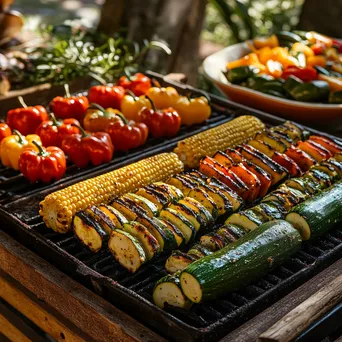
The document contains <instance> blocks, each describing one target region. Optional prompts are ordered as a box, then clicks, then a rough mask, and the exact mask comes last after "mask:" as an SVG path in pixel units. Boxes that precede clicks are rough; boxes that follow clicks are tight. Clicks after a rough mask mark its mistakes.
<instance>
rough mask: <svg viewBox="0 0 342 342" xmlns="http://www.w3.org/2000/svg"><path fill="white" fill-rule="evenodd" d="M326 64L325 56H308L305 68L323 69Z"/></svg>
mask: <svg viewBox="0 0 342 342" xmlns="http://www.w3.org/2000/svg"><path fill="white" fill-rule="evenodd" d="M326 64H327V59H326V57H325V56H322V55H317V56H310V57H308V58H307V59H306V65H307V66H315V65H318V66H321V67H324V66H325V65H326Z"/></svg>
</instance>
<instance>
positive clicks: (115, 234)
mask: <svg viewBox="0 0 342 342" xmlns="http://www.w3.org/2000/svg"><path fill="white" fill-rule="evenodd" d="M108 249H109V251H110V252H111V253H112V254H113V256H114V258H115V260H116V261H117V262H118V263H119V264H120V265H121V266H123V267H124V268H126V269H127V270H128V271H130V272H132V273H134V272H136V271H137V270H138V269H139V268H140V267H141V266H142V265H143V264H144V262H145V261H146V254H145V251H144V249H143V247H142V246H141V244H140V242H139V240H137V239H136V238H135V237H134V236H132V235H131V234H129V233H127V232H125V231H123V230H120V229H115V230H113V231H112V232H111V234H110V238H109V241H108Z"/></svg>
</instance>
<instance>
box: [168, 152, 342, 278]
mask: <svg viewBox="0 0 342 342" xmlns="http://www.w3.org/2000/svg"><path fill="white" fill-rule="evenodd" d="M338 156H339V155H337V157H338ZM341 178H342V163H341V162H339V161H337V160H336V159H335V158H329V159H328V160H327V161H323V162H321V163H319V164H317V165H314V166H312V167H311V168H310V170H309V171H308V172H306V173H305V174H304V175H303V176H302V177H297V178H292V179H288V180H287V181H286V182H285V183H284V184H281V185H280V186H279V187H278V188H277V189H276V190H274V191H272V192H271V193H270V194H268V195H267V196H266V197H264V198H263V200H262V202H261V203H260V204H258V205H256V206H254V207H252V208H249V209H246V210H243V211H240V212H238V213H234V214H232V215H230V216H229V217H228V218H227V219H226V221H225V223H224V225H223V226H221V227H220V228H219V229H217V230H216V231H215V232H210V233H208V234H205V235H203V236H202V237H201V238H200V241H199V243H197V244H195V245H194V246H192V247H191V248H190V250H189V251H188V253H183V252H180V251H174V252H173V253H172V255H171V256H170V257H169V258H168V259H167V261H166V264H165V268H166V270H167V271H168V272H169V273H175V272H178V271H181V270H183V269H184V268H185V267H186V266H187V265H189V264H191V263H193V262H194V261H196V260H198V259H199V258H202V257H204V256H206V255H210V254H212V253H213V252H215V251H217V250H219V249H222V248H224V247H225V246H227V245H229V244H231V243H233V242H235V241H236V240H238V239H240V238H241V237H242V236H244V235H245V234H246V233H248V232H250V231H253V230H255V229H256V228H258V227H259V226H260V225H262V224H263V223H265V222H268V221H272V220H276V219H284V218H285V216H286V214H287V213H288V212H289V210H290V209H291V208H292V207H293V206H294V205H296V204H298V203H300V202H302V201H304V200H306V199H307V198H309V197H311V196H313V195H314V194H316V193H317V192H319V191H321V190H323V189H325V188H327V187H329V186H330V185H332V184H333V183H335V182H336V181H338V180H340V179H341Z"/></svg>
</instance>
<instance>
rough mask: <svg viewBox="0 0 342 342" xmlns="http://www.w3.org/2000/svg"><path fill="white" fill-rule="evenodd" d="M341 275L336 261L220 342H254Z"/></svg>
mask: <svg viewBox="0 0 342 342" xmlns="http://www.w3.org/2000/svg"><path fill="white" fill-rule="evenodd" d="M341 274H342V259H341V260H339V261H336V262H335V263H334V264H333V265H331V266H329V267H327V268H326V269H325V270H323V271H322V272H321V273H319V274H317V275H316V276H315V277H313V278H311V279H310V280H308V281H307V282H306V283H305V284H303V285H302V286H300V287H298V288H297V289H295V290H294V291H292V292H291V293H289V294H288V295H287V296H285V297H283V298H282V299H280V300H279V301H278V302H277V303H275V304H273V305H272V306H270V307H269V308H268V309H266V310H264V311H263V312H261V313H260V314H259V315H257V316H255V317H254V318H252V319H251V320H249V321H248V322H247V323H245V324H243V325H242V326H240V327H239V328H237V329H235V330H234V331H232V332H231V333H230V334H228V335H227V336H225V337H224V338H223V339H221V341H220V342H230V341H234V342H252V341H253V342H254V341H255V340H257V338H258V337H259V336H260V335H261V334H262V333H263V332H264V331H265V330H266V329H268V328H269V327H271V326H272V325H273V324H274V323H276V322H277V321H278V320H279V319H281V318H282V317H284V315H286V314H287V313H288V312H290V311H291V310H292V309H293V308H295V307H296V306H298V305H299V304H301V303H302V302H303V301H305V300H306V299H307V298H309V297H310V296H312V295H313V294H314V293H315V292H317V291H319V290H320V289H321V288H323V287H324V286H326V285H327V284H328V283H329V282H330V281H332V280H333V279H335V278H336V277H338V276H340V275H341Z"/></svg>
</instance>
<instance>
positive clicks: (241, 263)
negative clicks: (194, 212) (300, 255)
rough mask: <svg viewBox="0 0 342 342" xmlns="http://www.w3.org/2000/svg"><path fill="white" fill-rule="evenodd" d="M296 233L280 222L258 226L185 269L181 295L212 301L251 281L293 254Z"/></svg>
mask: <svg viewBox="0 0 342 342" xmlns="http://www.w3.org/2000/svg"><path fill="white" fill-rule="evenodd" d="M301 241H302V240H301V237H300V234H299V233H298V231H297V230H296V229H295V228H293V226H292V225H291V224H289V223H288V222H286V221H283V220H276V221H271V222H267V223H264V224H262V225H261V226H260V227H259V228H258V229H256V230H254V231H252V232H251V233H249V234H247V235H245V236H243V237H242V238H241V239H239V240H238V241H236V242H235V243H233V244H230V245H228V246H226V247H224V248H223V249H221V250H220V251H218V252H215V253H214V254H212V255H209V256H206V257H204V258H202V259H199V260H197V261H195V262H194V263H192V264H190V265H189V266H187V267H186V268H185V269H184V270H183V272H182V273H181V275H180V283H181V287H182V290H183V293H184V294H185V295H186V297H187V298H189V299H190V300H191V301H192V302H195V303H199V302H202V301H205V300H208V299H214V298H216V297H218V296H220V295H222V294H224V293H226V292H230V291H235V290H237V289H239V288H240V287H241V286H244V285H246V284H248V283H249V282H251V281H252V280H255V279H257V278H259V277H261V276H263V275H264V274H266V273H267V272H269V271H270V270H271V269H273V268H274V267H275V266H277V265H279V264H281V263H282V262H284V261H285V260H286V259H287V258H288V257H289V256H290V255H292V254H293V253H294V252H296V251H297V250H298V248H299V246H300V244H301Z"/></svg>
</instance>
